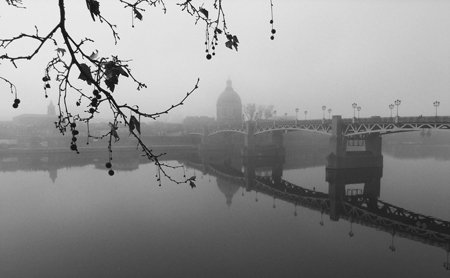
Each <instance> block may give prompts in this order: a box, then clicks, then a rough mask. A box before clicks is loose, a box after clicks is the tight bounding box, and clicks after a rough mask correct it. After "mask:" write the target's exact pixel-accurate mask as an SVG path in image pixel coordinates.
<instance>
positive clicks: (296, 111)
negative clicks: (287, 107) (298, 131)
mask: <svg viewBox="0 0 450 278" xmlns="http://www.w3.org/2000/svg"><path fill="white" fill-rule="evenodd" d="M298 110H299V109H298V108H295V124H297V121H298Z"/></svg>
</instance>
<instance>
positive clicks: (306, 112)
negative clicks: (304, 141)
mask: <svg viewBox="0 0 450 278" xmlns="http://www.w3.org/2000/svg"><path fill="white" fill-rule="evenodd" d="M306 114H308V111H305V120H306Z"/></svg>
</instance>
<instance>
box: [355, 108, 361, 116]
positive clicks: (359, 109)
mask: <svg viewBox="0 0 450 278" xmlns="http://www.w3.org/2000/svg"><path fill="white" fill-rule="evenodd" d="M356 110H358V119H359V111H361V106H358V108H356Z"/></svg>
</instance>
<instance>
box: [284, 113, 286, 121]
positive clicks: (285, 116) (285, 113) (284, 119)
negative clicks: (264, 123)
mask: <svg viewBox="0 0 450 278" xmlns="http://www.w3.org/2000/svg"><path fill="white" fill-rule="evenodd" d="M284 120H285V121H286V120H287V113H284Z"/></svg>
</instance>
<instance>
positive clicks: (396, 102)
mask: <svg viewBox="0 0 450 278" xmlns="http://www.w3.org/2000/svg"><path fill="white" fill-rule="evenodd" d="M401 103H402V101H401V100H399V99H397V100H396V101H394V104H395V105H396V106H397V116H396V117H395V122H396V123H398V120H399V119H398V107H399V106H400V104H401Z"/></svg>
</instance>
